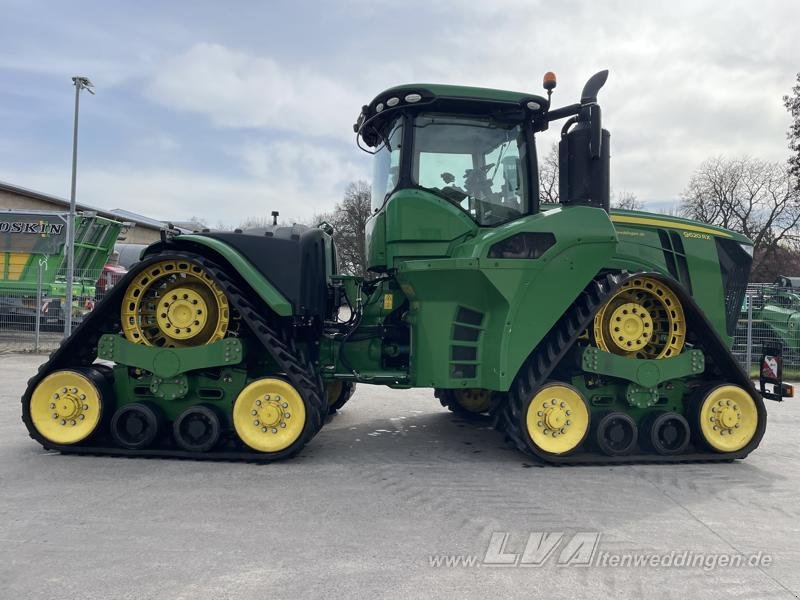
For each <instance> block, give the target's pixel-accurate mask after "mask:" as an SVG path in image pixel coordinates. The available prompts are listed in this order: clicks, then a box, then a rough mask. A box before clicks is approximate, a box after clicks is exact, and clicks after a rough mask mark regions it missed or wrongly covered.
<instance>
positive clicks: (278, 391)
mask: <svg viewBox="0 0 800 600" xmlns="http://www.w3.org/2000/svg"><path fill="white" fill-rule="evenodd" d="M305 424H306V408H305V404H304V402H303V398H302V397H301V396H300V393H299V392H298V391H297V390H296V389H295V388H294V386H292V385H291V384H290V383H288V382H286V381H284V380H282V379H276V378H272V377H265V378H263V379H257V380H255V381H253V382H252V383H250V384H249V385H247V387H245V388H244V389H243V390H242V391H241V392H240V393H239V396H238V397H237V398H236V402H235V403H234V405H233V427H234V429H236V433H237V434H238V435H239V438H240V439H241V440H242V441H243V442H244V443H245V444H247V445H248V446H250V448H252V449H253V450H257V451H258V452H280V451H282V450H286V449H287V448H289V447H290V446H291V445H292V444H294V443H295V442H296V441H297V440H298V438H299V437H300V435H301V434H302V433H303V427H305Z"/></svg>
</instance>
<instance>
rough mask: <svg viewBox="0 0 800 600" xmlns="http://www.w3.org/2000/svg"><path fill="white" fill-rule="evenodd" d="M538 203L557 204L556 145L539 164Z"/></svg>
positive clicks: (551, 147)
mask: <svg viewBox="0 0 800 600" xmlns="http://www.w3.org/2000/svg"><path fill="white" fill-rule="evenodd" d="M539 202H541V203H542V204H558V144H553V145H552V146H550V152H548V153H547V156H545V157H544V160H542V161H540V163H539Z"/></svg>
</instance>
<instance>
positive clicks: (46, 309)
mask: <svg viewBox="0 0 800 600" xmlns="http://www.w3.org/2000/svg"><path fill="white" fill-rule="evenodd" d="M36 269H37V273H36V275H37V277H36V282H35V283H29V284H23V283H22V282H20V281H15V280H14V279H13V278H9V279H7V280H4V281H0V352H50V351H52V350H54V349H55V348H56V347H57V346H58V344H59V342H60V341H61V339H62V338H63V337H64V326H65V324H66V319H67V318H68V317H69V318H71V319H72V327H73V329H74V328H75V326H76V325H77V324H78V323H80V322H81V321H82V320H83V319H84V318H85V317H86V315H87V314H89V313H90V312H91V311H92V309H93V308H94V306H95V305H96V304H97V303H98V302H100V301H101V300H102V299H103V296H104V295H105V294H106V293H107V292H108V290H110V289H111V287H112V286H113V283H114V282H113V281H111V280H110V279H109V278H108V276H107V273H105V272H104V271H102V270H92V271H88V270H87V271H76V273H75V282H76V283H75V286H74V292H75V294H74V297H73V301H72V307H71V310H69V308H68V304H69V303H68V302H67V300H66V282H65V281H64V279H65V278H63V277H61V276H60V275H61V274H60V273H59V274H57V275H56V276H55V277H53V276H48V275H51V274H48V273H47V263H46V262H44V261H43V262H41V263H40V264H39V265H38V267H37V268H36Z"/></svg>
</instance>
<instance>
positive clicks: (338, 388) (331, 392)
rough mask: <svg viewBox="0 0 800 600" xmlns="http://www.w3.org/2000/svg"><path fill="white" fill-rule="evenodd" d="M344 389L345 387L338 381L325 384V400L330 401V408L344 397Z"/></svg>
mask: <svg viewBox="0 0 800 600" xmlns="http://www.w3.org/2000/svg"><path fill="white" fill-rule="evenodd" d="M343 389H344V386H343V385H342V382H341V381H339V380H338V379H336V380H334V381H329V382H328V383H326V384H325V398H326V399H327V400H328V408H331V407H333V405H334V404H336V401H337V400H339V397H340V396H341V395H342V390H343Z"/></svg>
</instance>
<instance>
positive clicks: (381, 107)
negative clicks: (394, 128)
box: [375, 102, 383, 112]
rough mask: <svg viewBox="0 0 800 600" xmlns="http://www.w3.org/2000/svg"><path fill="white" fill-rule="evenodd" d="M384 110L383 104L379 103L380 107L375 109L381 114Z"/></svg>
mask: <svg viewBox="0 0 800 600" xmlns="http://www.w3.org/2000/svg"><path fill="white" fill-rule="evenodd" d="M382 110H383V102H380V103H378V106H376V107H375V112H381V111H382Z"/></svg>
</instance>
